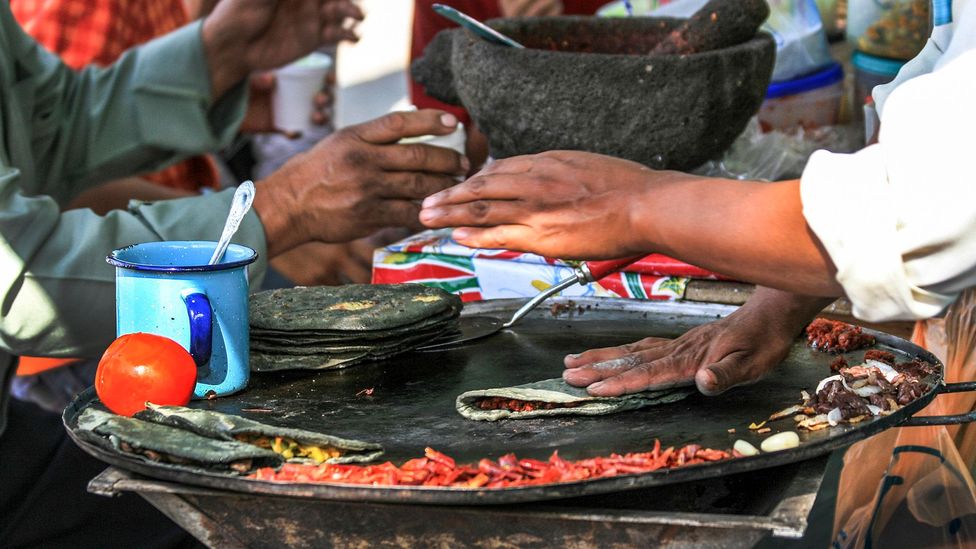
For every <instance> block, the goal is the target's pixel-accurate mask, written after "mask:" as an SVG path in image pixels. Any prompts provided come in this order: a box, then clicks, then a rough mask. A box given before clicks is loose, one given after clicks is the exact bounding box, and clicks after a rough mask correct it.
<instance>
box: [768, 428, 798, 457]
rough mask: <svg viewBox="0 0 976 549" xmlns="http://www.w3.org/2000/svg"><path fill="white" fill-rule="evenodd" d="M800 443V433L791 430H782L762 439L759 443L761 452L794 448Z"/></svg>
mask: <svg viewBox="0 0 976 549" xmlns="http://www.w3.org/2000/svg"><path fill="white" fill-rule="evenodd" d="M799 445H800V435H798V434H796V433H794V432H793V431H783V432H782V433H776V434H775V435H773V436H771V437H769V438H767V439H766V440H764V441H762V444H760V445H759V447H760V448H762V451H763V452H778V451H780V450H787V449H789V448H796V447H797V446H799Z"/></svg>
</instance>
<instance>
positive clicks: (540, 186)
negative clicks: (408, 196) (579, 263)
mask: <svg viewBox="0 0 976 549" xmlns="http://www.w3.org/2000/svg"><path fill="white" fill-rule="evenodd" d="M683 177H687V176H683V175H682V174H678V173H676V172H653V171H652V170H650V169H649V168H646V167H644V166H642V165H640V164H638V163H636V162H630V161H628V160H620V159H617V158H612V157H609V156H603V155H599V154H593V153H586V152H578V151H554V152H546V153H542V154H537V155H531V156H517V157H514V158H508V159H504V160H497V161H495V162H493V163H492V164H491V165H489V166H488V167H486V168H485V169H483V170H482V171H480V172H479V173H477V174H476V175H475V176H474V177H472V178H471V179H468V180H467V181H465V182H464V183H462V184H460V185H457V186H456V187H452V188H449V189H447V190H444V191H441V192H440V193H438V194H435V195H433V196H431V197H429V198H427V200H425V201H424V203H423V210H422V211H421V213H420V221H421V222H422V223H423V224H424V225H426V226H428V227H430V228H444V227H458V229H455V231H454V239H455V240H457V241H458V242H460V243H461V244H464V245H465V246H471V247H473V248H505V249H508V250H519V251H525V252H533V253H537V254H540V255H545V256H547V257H560V258H563V259H614V258H618V257H626V256H630V255H637V254H640V253H646V252H648V251H649V250H650V249H649V248H648V243H647V241H646V239H645V238H644V236H645V235H643V234H642V232H641V231H640V230H637V226H638V220H639V218H640V217H641V213H642V212H641V206H640V204H641V202H640V200H639V199H638V196H639V195H641V194H642V193H643V192H644V191H646V190H647V189H648V187H649V186H650V185H651V184H652V183H653V184H654V185H656V186H661V185H666V184H667V183H668V181H670V180H672V179H676V178H683Z"/></svg>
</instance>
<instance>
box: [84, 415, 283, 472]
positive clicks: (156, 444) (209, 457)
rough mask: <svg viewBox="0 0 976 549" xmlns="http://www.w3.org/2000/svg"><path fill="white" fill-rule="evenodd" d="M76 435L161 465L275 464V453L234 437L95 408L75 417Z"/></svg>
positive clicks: (243, 467) (240, 467)
mask: <svg viewBox="0 0 976 549" xmlns="http://www.w3.org/2000/svg"><path fill="white" fill-rule="evenodd" d="M78 434H79V435H80V436H81V437H83V438H85V439H86V440H88V441H90V442H92V443H94V444H96V445H98V446H101V447H103V448H106V449H109V448H111V449H113V450H114V451H116V452H119V453H122V454H125V455H128V456H130V457H133V458H135V459H138V460H141V461H146V462H149V463H158V464H161V465H164V466H183V467H185V466H192V467H199V468H203V469H211V470H218V471H236V472H239V473H244V472H247V471H249V470H251V469H252V468H257V467H278V466H280V465H281V464H282V463H283V462H284V458H282V457H281V456H280V455H278V454H276V453H275V452H273V451H271V450H269V449H265V448H260V447H258V446H255V445H253V444H247V443H244V442H240V441H237V440H215V439H212V438H208V437H205V436H201V435H199V434H196V433H192V432H189V431H186V430H184V429H178V428H176V427H171V426H167V425H160V424H158V423H153V422H149V421H143V420H140V419H136V418H131V417H125V416H119V415H115V414H112V413H109V412H105V411H103V410H98V409H95V408H87V409H85V410H84V411H83V412H82V413H81V415H80V416H78Z"/></svg>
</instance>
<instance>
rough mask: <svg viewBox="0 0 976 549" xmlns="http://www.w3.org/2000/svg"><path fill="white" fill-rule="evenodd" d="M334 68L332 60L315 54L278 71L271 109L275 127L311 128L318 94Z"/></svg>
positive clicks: (284, 128)
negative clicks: (327, 75) (326, 76)
mask: <svg viewBox="0 0 976 549" xmlns="http://www.w3.org/2000/svg"><path fill="white" fill-rule="evenodd" d="M331 68H332V57H330V56H328V55H326V54H324V53H317V52H316V53H313V54H311V55H308V56H306V57H303V58H302V59H299V60H298V61H295V62H294V63H292V64H290V65H285V66H284V67H281V68H279V69H278V70H276V71H275V88H274V93H273V94H272V96H271V108H272V112H273V114H274V125H275V127H276V128H278V129H280V130H284V131H286V132H305V131H308V130H310V129H312V112H313V111H314V108H315V106H314V104H313V101H314V99H315V94H317V93H318V92H319V91H320V90H321V89H322V84H323V82H324V81H325V75H326V74H328V72H329V70H330V69H331Z"/></svg>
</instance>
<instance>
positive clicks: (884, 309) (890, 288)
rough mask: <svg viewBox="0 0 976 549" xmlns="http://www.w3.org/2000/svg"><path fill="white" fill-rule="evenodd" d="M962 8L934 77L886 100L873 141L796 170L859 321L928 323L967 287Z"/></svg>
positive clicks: (969, 137)
mask: <svg viewBox="0 0 976 549" xmlns="http://www.w3.org/2000/svg"><path fill="white" fill-rule="evenodd" d="M967 7H968V8H969V9H967V10H966V13H964V14H963V18H962V19H961V20H957V22H956V23H957V24H956V29H955V32H954V37H953V40H952V42H951V43H950V44H949V45H948V47H947V48H946V51H945V54H944V55H943V56H942V57H941V58H940V59H939V60H938V61H937V62H936V63H935V64H934V70H933V71H932V72H931V73H928V74H922V75H920V76H916V77H915V78H912V79H910V80H907V81H904V82H903V83H902V84H901V85H900V86H899V87H898V88H897V89H895V90H894V91H892V92H891V94H890V95H889V96H888V98H887V101H886V102H885V106H884V111H883V113H882V117H881V133H880V135H879V140H878V144H877V145H873V146H871V147H868V148H866V149H864V150H862V151H860V152H858V153H855V154H851V155H843V154H832V153H829V152H826V151H819V152H817V153H816V154H814V155H813V156H812V157H811V158H810V162H809V163H808V165H807V168H806V170H805V171H804V173H803V178H802V180H801V196H802V200H803V212H804V216H805V217H806V219H807V223H808V224H809V225H810V227H811V229H812V230H813V231H814V232H815V233H816V235H817V237H818V238H819V239H820V240H821V242H822V243H823V244H824V246H825V248H826V249H827V252H828V253H829V254H830V257H831V259H832V260H833V261H834V264H835V265H836V266H837V280H838V282H840V284H841V285H842V286H843V287H844V290H845V292H846V293H847V296H848V298H850V300H851V302H852V304H853V306H854V308H853V312H854V314H855V316H857V317H858V318H862V319H864V320H869V321H885V320H895V319H910V318H925V317H930V316H934V315H937V314H939V312H941V311H942V310H943V309H944V308H945V307H946V306H947V305H949V304H950V303H951V302H952V301H953V300H955V298H956V297H957V296H958V295H959V293H961V292H962V291H963V290H964V289H966V288H968V287H972V286H976V137H974V135H976V134H974V131H976V4H972V3H970V5H969V6H967ZM957 38H958V39H959V40H957Z"/></svg>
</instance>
